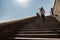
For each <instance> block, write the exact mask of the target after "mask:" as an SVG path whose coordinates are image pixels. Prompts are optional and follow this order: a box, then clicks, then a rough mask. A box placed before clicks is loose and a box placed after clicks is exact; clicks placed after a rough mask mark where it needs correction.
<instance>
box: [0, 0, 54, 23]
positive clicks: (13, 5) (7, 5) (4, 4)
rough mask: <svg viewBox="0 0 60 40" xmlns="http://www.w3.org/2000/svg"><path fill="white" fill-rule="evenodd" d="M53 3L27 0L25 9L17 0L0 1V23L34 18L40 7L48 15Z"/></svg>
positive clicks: (52, 0) (51, 1) (50, 1)
mask: <svg viewBox="0 0 60 40" xmlns="http://www.w3.org/2000/svg"><path fill="white" fill-rule="evenodd" d="M53 3H54V0H29V2H27V4H26V7H25V6H24V5H22V4H21V3H18V1H17V0H0V22H4V21H9V20H13V19H21V18H25V17H29V16H35V15H36V12H39V8H40V7H43V8H44V9H45V11H46V13H45V15H49V14H50V9H51V7H53Z"/></svg>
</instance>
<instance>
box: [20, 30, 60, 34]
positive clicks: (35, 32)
mask: <svg viewBox="0 0 60 40" xmlns="http://www.w3.org/2000/svg"><path fill="white" fill-rule="evenodd" d="M19 33H20V34H28V33H30V34H40V33H42V34H46V33H48V34H49V33H58V32H56V31H49V30H47V31H20V32H19ZM59 33H60V32H59Z"/></svg>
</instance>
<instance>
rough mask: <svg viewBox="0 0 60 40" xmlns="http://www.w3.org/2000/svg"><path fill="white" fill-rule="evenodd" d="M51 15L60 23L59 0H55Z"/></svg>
mask: <svg viewBox="0 0 60 40" xmlns="http://www.w3.org/2000/svg"><path fill="white" fill-rule="evenodd" d="M53 14H54V15H53V16H54V17H56V18H57V20H58V21H60V0H55V4H54V7H53Z"/></svg>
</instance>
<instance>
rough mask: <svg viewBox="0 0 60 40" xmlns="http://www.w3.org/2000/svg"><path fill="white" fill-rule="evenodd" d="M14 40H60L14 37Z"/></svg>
mask: <svg viewBox="0 0 60 40" xmlns="http://www.w3.org/2000/svg"><path fill="white" fill-rule="evenodd" d="M14 39H15V40H60V38H25V37H16V38H14Z"/></svg>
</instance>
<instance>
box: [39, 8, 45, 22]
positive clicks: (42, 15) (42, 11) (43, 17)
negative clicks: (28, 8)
mask: <svg viewBox="0 0 60 40" xmlns="http://www.w3.org/2000/svg"><path fill="white" fill-rule="evenodd" d="M39 10H40V14H41V17H42V19H43V22H44V21H45V15H44V13H45V10H44V9H43V7H41V8H40V9H39Z"/></svg>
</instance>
